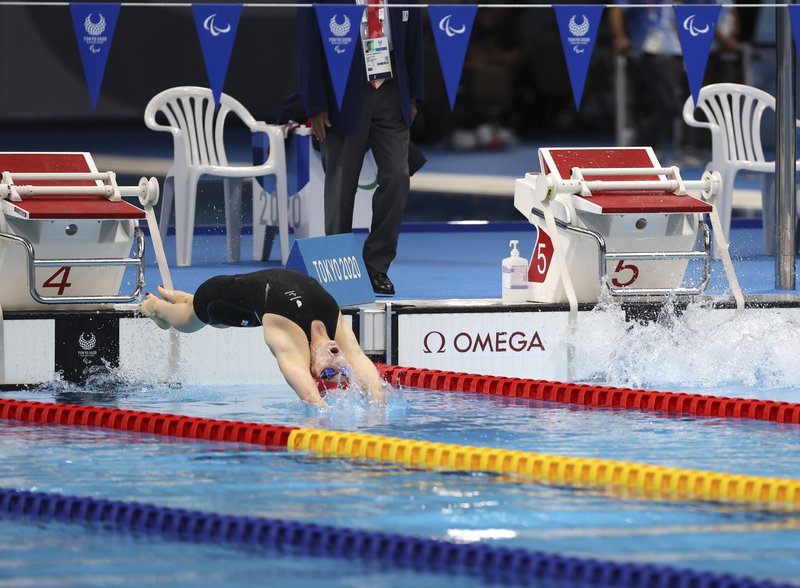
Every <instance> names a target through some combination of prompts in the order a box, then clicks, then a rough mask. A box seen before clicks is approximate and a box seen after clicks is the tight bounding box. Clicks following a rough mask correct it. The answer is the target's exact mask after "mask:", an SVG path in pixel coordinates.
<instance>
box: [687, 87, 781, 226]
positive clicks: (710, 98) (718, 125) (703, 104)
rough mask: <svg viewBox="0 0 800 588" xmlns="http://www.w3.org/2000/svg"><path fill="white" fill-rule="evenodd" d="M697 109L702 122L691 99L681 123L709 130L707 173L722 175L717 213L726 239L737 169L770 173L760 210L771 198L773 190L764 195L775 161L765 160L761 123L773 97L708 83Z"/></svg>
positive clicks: (771, 181) (688, 100)
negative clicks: (700, 114) (709, 152)
mask: <svg viewBox="0 0 800 588" xmlns="http://www.w3.org/2000/svg"><path fill="white" fill-rule="evenodd" d="M697 108H699V109H700V110H701V111H702V112H703V114H704V115H705V118H706V120H705V121H702V120H697V119H696V118H695V111H696V108H695V106H694V101H693V99H692V97H691V96H689V98H687V99H686V102H685V103H684V105H683V120H684V121H685V122H686V124H688V125H689V126H692V127H699V128H704V129H708V130H709V131H711V162H710V163H709V164H708V165H707V166H706V170H716V171H718V172H719V173H720V174H721V175H722V193H721V194H720V195H719V196H718V197H717V211H718V212H719V218H720V221H721V222H722V227H723V231H724V233H725V237H726V238H728V237H729V235H730V226H731V209H732V207H733V185H734V181H735V179H736V174H737V172H739V170H743V169H744V170H748V171H751V172H762V173H766V174H773V175H772V176H769V177H767V178H765V179H766V180H767V181H765V182H764V183H763V185H764V186H765V190H764V193H762V203H763V204H764V206H763V208H764V209H767V208H768V206H767V203H766V199H769V198H774V188H773V189H772V195H770V194H767V193H766V192H768V191H769V186H770V185H772V184H773V181H774V173H775V162H774V161H767V159H766V158H765V157H764V150H763V149H762V148H761V123H762V118H763V116H764V113H765V112H766V111H767V110H772V111H773V112H774V111H775V98H774V97H773V96H772V95H770V94H769V93H767V92H764V91H763V90H759V89H758V88H753V87H752V86H744V85H741V84H711V85H708V86H704V87H703V88H701V89H700V94H699V96H698V104H697ZM773 208H774V207H773ZM766 220H769V219H766V218H765V221H766ZM765 229H766V224H765ZM765 233H766V230H765ZM765 238H766V234H765Z"/></svg>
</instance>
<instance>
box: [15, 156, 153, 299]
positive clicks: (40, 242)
mask: <svg viewBox="0 0 800 588" xmlns="http://www.w3.org/2000/svg"><path fill="white" fill-rule="evenodd" d="M0 172H2V177H1V178H0V213H1V214H0V274H1V275H2V276H3V279H2V280H0V306H2V308H3V309H6V310H26V309H35V308H41V307H42V306H41V305H46V304H110V303H118V302H132V301H134V300H136V299H137V298H138V296H139V295H140V293H141V289H142V286H143V284H144V239H143V236H142V232H141V230H140V229H139V221H140V220H141V219H143V218H145V212H144V211H143V210H142V209H140V208H138V207H136V206H134V205H132V204H129V203H128V202H126V201H124V200H122V197H123V196H138V197H140V200H141V199H146V198H148V197H153V198H154V199H155V200H157V199H158V184H157V183H156V182H155V180H152V179H151V180H149V181H148V180H146V179H144V178H142V181H141V182H140V184H139V185H138V186H136V187H123V186H118V185H117V182H116V175H115V174H114V173H113V172H103V173H101V172H99V171H98V170H97V168H96V166H95V164H94V161H93V160H92V157H91V155H90V154H89V153H0ZM141 201H143V200H141ZM151 201H152V200H151ZM134 239H135V240H136V242H137V244H136V248H135V252H134V255H133V256H132V257H130V254H131V248H132V246H133V242H134ZM128 266H134V267H136V268H138V270H137V276H138V279H137V285H136V287H135V290H134V291H133V292H131V293H130V294H123V295H120V294H119V288H120V284H121V281H122V275H123V273H124V270H125V267H128Z"/></svg>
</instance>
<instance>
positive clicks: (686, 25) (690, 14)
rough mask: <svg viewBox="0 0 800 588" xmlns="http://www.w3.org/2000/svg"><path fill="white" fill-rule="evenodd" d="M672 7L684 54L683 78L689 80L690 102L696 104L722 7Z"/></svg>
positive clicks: (679, 5)
mask: <svg viewBox="0 0 800 588" xmlns="http://www.w3.org/2000/svg"><path fill="white" fill-rule="evenodd" d="M673 8H674V9H675V24H676V26H677V28H678V39H679V40H680V42H681V51H683V64H684V66H685V67H686V77H687V78H688V80H689V89H690V90H691V92H692V99H693V100H694V103H695V104H697V97H698V96H699V95H700V88H702V87H703V78H704V77H705V75H706V64H707V63H708V54H709V52H710V51H711V43H712V42H713V41H714V31H716V29H717V19H719V13H720V10H721V9H722V6H720V5H719V4H703V5H699V4H676V5H675V6H674V7H673Z"/></svg>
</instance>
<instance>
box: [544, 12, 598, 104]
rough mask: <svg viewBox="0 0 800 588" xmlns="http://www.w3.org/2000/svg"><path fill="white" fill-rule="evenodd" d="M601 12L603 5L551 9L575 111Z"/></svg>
mask: <svg viewBox="0 0 800 588" xmlns="http://www.w3.org/2000/svg"><path fill="white" fill-rule="evenodd" d="M603 8H604V7H603V6H602V5H600V6H598V5H588V4H571V5H554V6H553V10H555V12H556V21H557V22H558V30H559V32H560V33H561V45H562V47H563V49H564V58H565V59H566V61H567V71H568V72H569V81H570V83H571V84H572V97H573V98H574V100H575V108H576V109H577V110H580V107H581V99H582V98H583V85H584V84H585V83H586V72H587V71H589V61H591V59H592V51H594V42H595V41H596V40H597V31H598V29H599V27H600V19H601V18H602V16H603Z"/></svg>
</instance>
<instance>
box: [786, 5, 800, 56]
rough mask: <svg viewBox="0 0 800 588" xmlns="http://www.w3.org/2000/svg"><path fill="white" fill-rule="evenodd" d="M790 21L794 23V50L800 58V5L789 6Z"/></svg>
mask: <svg viewBox="0 0 800 588" xmlns="http://www.w3.org/2000/svg"><path fill="white" fill-rule="evenodd" d="M787 8H788V9H789V20H790V21H791V22H792V36H793V37H794V48H795V50H796V51H797V55H799V56H800V5H798V4H789V6H787Z"/></svg>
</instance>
